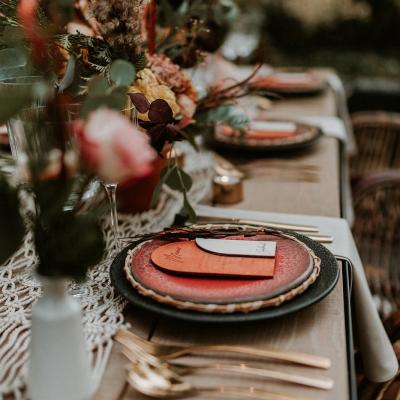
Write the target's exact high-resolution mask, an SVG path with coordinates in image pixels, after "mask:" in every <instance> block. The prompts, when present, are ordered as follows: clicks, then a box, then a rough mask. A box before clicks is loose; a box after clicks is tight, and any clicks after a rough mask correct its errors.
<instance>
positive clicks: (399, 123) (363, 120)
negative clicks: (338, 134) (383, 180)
mask: <svg viewBox="0 0 400 400" xmlns="http://www.w3.org/2000/svg"><path fill="white" fill-rule="evenodd" d="M351 121H352V126H353V131H354V137H355V141H356V144H357V149H358V152H357V154H356V155H355V156H353V157H352V158H351V159H350V175H351V178H352V181H353V182H354V181H355V180H357V179H358V178H360V177H361V176H363V175H365V174H366V173H369V172H377V171H383V170H386V169H388V168H399V167H400V114H397V113H387V112H383V111H375V112H359V113H355V114H352V116H351Z"/></svg>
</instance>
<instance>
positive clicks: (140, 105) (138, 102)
mask: <svg viewBox="0 0 400 400" xmlns="http://www.w3.org/2000/svg"><path fill="white" fill-rule="evenodd" d="M129 97H130V98H131V101H132V103H133V105H134V106H135V107H136V108H137V110H138V111H139V112H140V113H145V112H147V111H149V108H150V102H149V101H148V100H147V99H146V97H145V95H144V94H143V93H129Z"/></svg>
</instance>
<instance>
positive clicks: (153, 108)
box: [149, 99, 174, 124]
mask: <svg viewBox="0 0 400 400" xmlns="http://www.w3.org/2000/svg"><path fill="white" fill-rule="evenodd" d="M173 117H174V114H173V112H172V109H171V107H170V106H169V104H168V103H167V102H166V101H165V100H163V99H157V100H154V101H153V102H152V103H151V104H150V110H149V119H150V121H151V122H154V123H156V124H169V123H171V122H173V120H174V118H173Z"/></svg>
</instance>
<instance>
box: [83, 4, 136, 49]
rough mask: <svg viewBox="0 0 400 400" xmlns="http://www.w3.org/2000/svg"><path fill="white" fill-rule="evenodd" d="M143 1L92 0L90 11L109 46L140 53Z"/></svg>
mask: <svg viewBox="0 0 400 400" xmlns="http://www.w3.org/2000/svg"><path fill="white" fill-rule="evenodd" d="M143 5H144V0H92V1H91V3H90V10H91V12H92V14H93V17H94V18H95V19H96V21H97V23H98V26H99V31H100V34H101V35H102V37H103V38H104V40H105V41H106V42H107V43H108V44H109V45H111V46H121V47H122V48H125V49H130V50H132V52H133V54H132V56H134V55H138V54H140V53H141V52H142V40H143V39H142V29H141V28H142V27H141V24H142V12H143V10H142V9H143Z"/></svg>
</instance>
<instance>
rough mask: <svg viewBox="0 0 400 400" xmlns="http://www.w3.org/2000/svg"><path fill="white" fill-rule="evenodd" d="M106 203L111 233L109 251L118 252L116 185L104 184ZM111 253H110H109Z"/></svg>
mask: <svg viewBox="0 0 400 400" xmlns="http://www.w3.org/2000/svg"><path fill="white" fill-rule="evenodd" d="M104 188H105V189H106V193H107V197H108V201H109V204H110V208H111V211H110V216H111V232H112V236H113V238H112V246H111V249H113V250H116V251H117V252H118V251H119V250H120V242H119V232H118V214H117V183H104ZM110 253H112V251H110Z"/></svg>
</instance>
